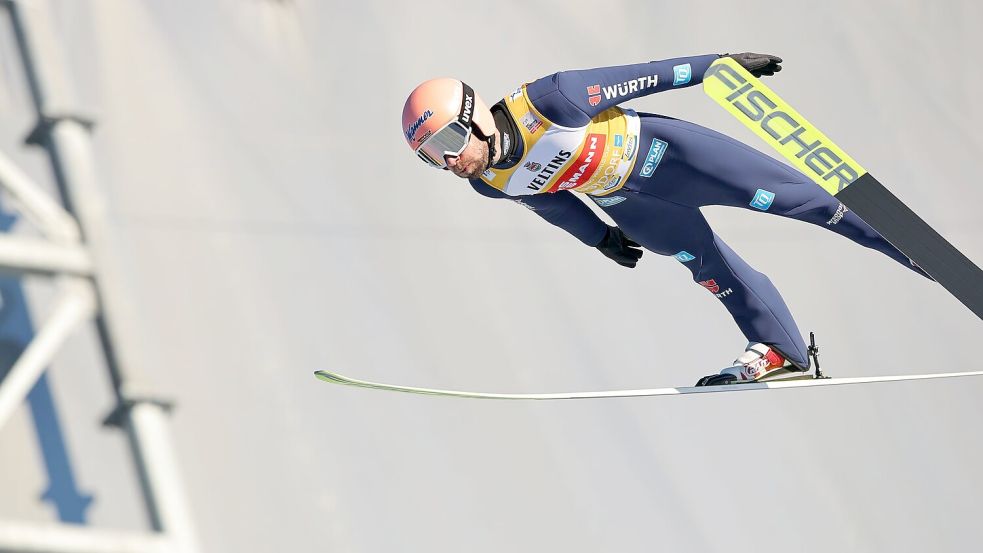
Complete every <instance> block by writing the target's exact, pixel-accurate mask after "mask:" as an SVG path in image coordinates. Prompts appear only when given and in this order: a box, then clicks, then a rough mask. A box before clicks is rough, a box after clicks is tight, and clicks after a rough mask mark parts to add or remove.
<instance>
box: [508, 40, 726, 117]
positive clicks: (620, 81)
mask: <svg viewBox="0 0 983 553" xmlns="http://www.w3.org/2000/svg"><path fill="white" fill-rule="evenodd" d="M719 57H720V56H718V55H717V54H708V55H705V56H692V57H686V58H673V59H668V60H661V61H651V62H648V63H636V64H632V65H618V66H613V67H599V68H596V69H581V70H575V71H560V72H559V73H554V74H552V75H548V76H546V77H543V78H541V79H539V80H537V81H535V82H533V83H532V84H530V85H528V86H527V87H526V90H527V92H528V93H529V99H530V101H532V103H533V105H534V106H536V109H538V110H539V111H540V113H542V114H543V115H545V116H546V118H548V119H549V120H551V121H553V122H554V123H559V124H560V125H563V126H567V127H579V126H582V125H586V124H587V122H588V121H590V120H591V119H592V118H593V117H594V116H596V115H597V114H599V113H601V112H603V111H604V110H606V109H609V108H611V107H612V106H616V105H618V104H621V103H622V102H626V101H628V100H632V99H634V98H640V97H642V96H648V95H649V94H654V93H656V92H663V91H665V90H670V89H674V88H685V87H689V86H693V85H697V84H700V83H702V82H703V74H704V73H706V71H707V69H709V68H710V64H712V63H713V62H714V61H715V60H716V59H717V58H719Z"/></svg>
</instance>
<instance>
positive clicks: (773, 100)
mask: <svg viewBox="0 0 983 553" xmlns="http://www.w3.org/2000/svg"><path fill="white" fill-rule="evenodd" d="M703 91H704V92H706V93H707V95H708V96H710V97H711V98H713V99H714V100H715V101H716V102H717V103H718V104H720V105H721V106H723V108H724V109H726V110H727V111H729V112H730V113H731V115H733V116H734V117H736V118H737V119H738V120H740V121H741V122H742V123H744V124H745V125H746V126H747V128H749V129H751V130H752V131H754V133H755V134H757V135H758V136H760V137H761V138H762V139H763V140H764V141H765V142H767V143H768V144H770V145H771V146H772V147H773V148H775V149H776V150H778V151H779V153H781V154H782V156H784V157H785V159H787V160H789V162H791V163H792V165H794V166H795V167H796V168H797V169H798V170H799V171H802V173H804V174H805V175H807V176H808V177H809V178H810V179H812V180H813V181H815V183H816V184H818V185H819V186H821V187H823V188H824V189H825V190H826V191H827V192H829V193H830V194H832V195H834V196H835V195H836V194H837V193H839V192H840V191H842V190H843V189H844V188H846V187H847V186H849V185H850V184H851V183H853V182H854V181H856V180H857V179H859V178H860V177H861V176H863V174H864V173H866V172H867V171H866V170H865V169H864V168H863V167H861V166H860V164H859V163H857V162H856V161H855V160H854V159H853V158H852V157H850V156H849V155H847V154H846V152H844V151H843V150H841V149H840V148H839V146H837V145H836V144H834V143H833V141H832V140H830V139H829V137H827V136H826V135H825V134H823V133H822V132H821V131H820V130H819V129H817V128H816V127H814V126H813V125H812V124H811V123H809V122H808V121H806V118H805V117H802V114H800V113H799V112H797V111H795V110H794V109H792V106H790V105H788V104H787V103H786V102H785V101H784V100H782V99H781V98H780V97H779V96H778V94H775V92H774V91H773V90H772V89H770V88H768V87H767V86H765V85H764V84H763V83H762V82H761V81H760V80H758V79H757V78H755V77H754V76H753V75H751V74H750V73H748V71H747V70H746V69H744V68H743V67H741V66H740V64H738V63H737V62H736V61H734V60H733V59H731V58H728V57H724V58H720V59H719V60H717V61H715V62H713V65H711V66H710V69H708V70H707V72H706V74H705V75H704V76H703Z"/></svg>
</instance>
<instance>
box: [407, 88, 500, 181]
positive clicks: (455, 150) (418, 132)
mask: <svg viewBox="0 0 983 553" xmlns="http://www.w3.org/2000/svg"><path fill="white" fill-rule="evenodd" d="M475 128H476V129H477V130H478V134H479V136H480V138H482V139H484V140H488V141H489V142H490V143H491V140H492V137H494V135H495V120H494V119H493V118H492V114H491V111H490V110H489V109H488V105H487V104H485V102H484V101H483V100H482V99H481V98H480V97H479V96H478V95H477V94H475V92H474V90H473V89H472V88H471V87H470V86H468V85H467V84H465V83H463V82H461V81H459V80H457V79H450V78H440V79H430V80H429V81H424V82H423V83H422V84H420V86H418V87H416V88H415V89H413V92H411V93H410V95H409V97H408V98H407V99H406V103H405V104H403V136H404V138H406V143H407V144H409V146H410V148H412V149H413V151H414V152H416V155H417V156H418V157H419V158H420V159H422V160H423V161H424V162H426V163H427V164H428V165H430V166H432V167H436V168H438V169H446V168H447V162H446V160H445V159H444V156H448V155H450V156H456V155H460V153H461V152H463V151H464V148H465V147H467V145H468V140H470V138H471V132H472V130H474V129H475ZM491 144H492V147H494V144H493V143H491Z"/></svg>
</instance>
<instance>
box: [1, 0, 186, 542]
mask: <svg viewBox="0 0 983 553" xmlns="http://www.w3.org/2000/svg"><path fill="white" fill-rule="evenodd" d="M0 4H2V5H3V6H4V7H6V8H7V13H8V14H9V16H10V26H11V28H12V29H13V33H14V36H15V38H16V41H17V47H18V49H19V52H20V55H21V59H22V61H23V66H24V72H25V76H26V80H27V83H28V86H29V88H30V93H31V98H32V100H33V104H34V108H35V110H36V114H37V125H36V126H35V128H34V130H33V131H32V132H31V133H30V136H29V137H28V139H27V142H28V143H29V144H33V145H37V146H41V147H43V148H44V149H45V150H46V152H47V153H48V156H49V158H50V162H51V167H52V170H53V173H54V175H55V179H56V181H57V184H58V188H59V190H60V192H61V196H62V202H64V207H63V206H62V205H60V204H59V202H58V201H56V200H55V199H53V198H51V197H50V196H49V195H48V194H46V193H45V192H44V191H43V190H42V189H41V188H40V187H38V186H37V185H36V184H35V183H34V182H32V181H31V179H30V178H29V177H28V176H27V175H25V174H24V173H23V172H22V171H20V170H19V169H18V168H17V166H16V165H14V164H13V163H12V162H11V161H10V160H9V159H7V158H6V156H4V155H3V154H0V187H2V188H3V189H4V190H6V192H7V193H8V194H9V195H10V197H11V198H12V199H13V200H14V201H15V202H16V203H17V205H18V206H19V210H20V211H21V212H22V213H23V215H24V216H25V217H26V218H27V219H28V220H30V221H31V222H32V223H33V224H34V225H35V226H36V227H37V228H38V230H39V231H40V233H41V235H42V236H43V238H41V239H38V238H26V237H14V236H0V270H5V271H11V272H14V273H15V274H18V275H21V276H23V275H27V274H41V275H47V276H49V277H50V278H53V279H54V280H55V281H56V283H57V286H58V294H59V299H58V301H57V302H56V306H55V308H54V310H53V311H52V313H51V315H50V316H49V317H48V319H47V320H46V321H45V322H44V323H43V324H42V325H41V327H40V328H39V329H38V331H37V333H36V334H35V337H34V338H33V340H32V341H31V343H30V344H29V345H28V346H27V348H26V349H25V350H24V351H23V353H22V354H21V356H20V357H19V358H18V359H17V361H16V362H15V363H14V365H13V366H12V367H11V369H10V371H9V372H8V373H7V376H6V377H5V378H4V379H3V381H2V382H0V426H3V424H4V423H5V422H6V421H7V420H8V419H9V418H10V416H11V414H12V413H13V412H14V411H15V410H16V409H17V408H18V407H19V406H20V405H21V404H23V402H24V400H25V398H26V397H27V394H28V393H29V392H30V390H31V388H32V387H33V386H34V385H35V383H36V382H37V381H38V379H39V378H40V377H41V375H42V373H43V372H44V369H45V367H47V366H49V365H50V364H51V362H52V360H53V358H54V356H55V354H56V353H57V352H58V350H59V349H60V348H61V346H62V344H64V342H65V340H66V339H67V338H68V337H69V336H70V335H71V333H72V332H73V331H74V330H75V329H77V328H79V326H81V325H83V324H85V323H87V322H88V321H90V320H93V321H94V322H95V323H96V328H97V330H98V332H99V337H100V342H101V344H102V348H103V352H104V354H105V358H106V365H107V368H108V370H109V372H110V375H111V378H112V382H113V387H114V391H115V397H116V402H117V403H116V408H115V409H114V410H113V412H112V414H110V416H109V417H107V424H113V425H116V426H118V427H119V428H121V429H122V430H124V431H125V433H126V437H127V438H128V440H129V441H130V445H131V451H132V452H133V455H134V462H135V464H136V468H137V473H138V475H139V478H140V483H141V487H142V492H143V499H144V502H145V505H146V509H147V514H148V517H149V519H150V527H151V528H152V529H153V530H154V532H152V533H140V532H122V531H108V530H102V529H94V528H88V527H84V526H81V527H80V526H71V525H67V524H43V525H40V524H27V523H18V522H10V521H0V552H25V551H29V552H49V553H67V552H82V551H86V552H93V553H110V552H112V553H122V552H128V553H129V552H133V553H136V552H141V553H142V552H160V553H163V552H168V553H196V552H197V551H198V550H199V547H198V544H197V538H196V536H195V531H194V526H193V524H192V520H191V515H190V511H189V509H188V500H187V497H186V495H185V493H184V486H183V484H182V481H181V475H180V470H179V467H178V462H177V459H176V456H175V454H174V448H173V445H172V440H171V436H170V431H169V430H170V429H169V426H168V421H167V416H168V410H169V406H168V403H167V402H165V401H163V400H161V399H160V398H158V397H156V396H155V395H154V394H153V393H152V392H151V390H150V389H149V387H148V386H147V385H146V384H145V383H144V382H143V381H142V380H141V379H140V378H139V373H138V370H137V369H136V368H135V367H134V365H133V363H130V362H128V360H129V358H130V357H129V353H128V352H129V350H128V345H127V340H125V339H121V337H120V331H119V327H118V326H114V324H115V322H116V321H118V313H119V307H120V302H121V301H122V298H120V297H119V294H117V293H116V291H117V290H119V289H120V288H119V284H120V277H119V275H118V270H117V269H116V268H115V266H114V265H113V264H112V263H110V262H109V261H108V260H109V259H110V257H109V255H107V254H108V252H109V251H110V250H112V249H113V240H114V236H113V234H112V232H111V229H109V228H108V225H107V220H106V207H105V200H104V198H105V196H104V193H103V191H102V189H101V187H100V183H99V181H98V180H97V179H96V177H95V171H94V168H93V160H92V159H93V158H92V153H91V147H92V146H91V141H90V134H89V131H90V128H91V122H90V121H89V120H88V119H86V118H85V117H83V116H81V115H80V114H78V113H76V112H75V111H74V110H73V109H72V106H73V100H72V97H71V94H70V90H71V88H70V86H69V83H68V79H67V75H68V73H67V72H66V71H65V68H66V65H65V62H64V60H63V56H62V53H61V50H60V48H59V44H58V41H57V38H56V36H57V35H56V33H55V30H54V28H53V26H52V17H51V14H50V9H51V7H50V5H49V2H48V0H0Z"/></svg>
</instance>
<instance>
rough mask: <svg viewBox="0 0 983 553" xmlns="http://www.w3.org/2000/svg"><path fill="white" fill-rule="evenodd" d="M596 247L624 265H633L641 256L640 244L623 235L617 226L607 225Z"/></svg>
mask: <svg viewBox="0 0 983 553" xmlns="http://www.w3.org/2000/svg"><path fill="white" fill-rule="evenodd" d="M596 248H597V249H599V250H601V253H603V254H604V255H606V256H608V257H610V258H611V259H613V260H614V261H615V262H616V263H617V264H618V265H622V266H624V267H634V266H635V264H636V263H638V258H640V257H642V249H641V246H639V245H638V244H636V243H635V241H634V240H632V239H631V238H628V237H627V236H625V233H623V232H621V229H620V228H618V227H608V231H607V232H606V233H605V234H604V238H602V239H601V243H600V244H598V245H597V246H596Z"/></svg>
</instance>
